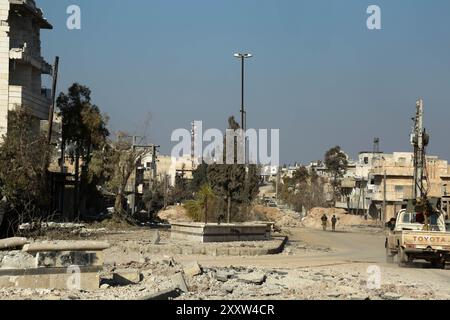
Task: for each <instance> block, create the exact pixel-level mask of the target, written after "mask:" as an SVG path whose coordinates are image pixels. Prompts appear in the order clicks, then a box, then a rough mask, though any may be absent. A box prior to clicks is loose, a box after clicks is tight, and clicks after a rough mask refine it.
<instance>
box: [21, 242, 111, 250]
mask: <svg viewBox="0 0 450 320" xmlns="http://www.w3.org/2000/svg"><path fill="white" fill-rule="evenodd" d="M109 247H110V245H109V243H107V242H99V241H54V242H40V243H30V244H26V245H24V247H23V249H22V250H23V251H25V252H48V251H102V250H105V249H108V248H109Z"/></svg>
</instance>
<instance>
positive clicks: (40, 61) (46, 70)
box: [9, 47, 53, 75]
mask: <svg viewBox="0 0 450 320" xmlns="http://www.w3.org/2000/svg"><path fill="white" fill-rule="evenodd" d="M9 58H10V59H11V60H17V61H20V62H21V63H25V64H29V65H31V66H33V67H34V68H36V69H38V70H40V71H41V72H42V73H43V74H48V75H51V74H52V72H53V68H52V66H51V65H50V64H49V63H47V62H46V61H45V60H44V58H42V57H40V56H36V55H35V54H32V52H31V51H30V50H29V49H28V48H26V47H24V48H13V49H11V50H10V51H9Z"/></svg>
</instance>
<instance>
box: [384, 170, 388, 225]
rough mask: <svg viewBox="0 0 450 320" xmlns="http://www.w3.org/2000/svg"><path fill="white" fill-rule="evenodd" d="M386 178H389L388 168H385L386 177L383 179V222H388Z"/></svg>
mask: <svg viewBox="0 0 450 320" xmlns="http://www.w3.org/2000/svg"><path fill="white" fill-rule="evenodd" d="M386 179H387V174H386V169H385V170H384V179H383V223H386V217H387V214H386V194H387V191H386V185H387V182H386Z"/></svg>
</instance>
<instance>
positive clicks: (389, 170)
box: [336, 152, 450, 221]
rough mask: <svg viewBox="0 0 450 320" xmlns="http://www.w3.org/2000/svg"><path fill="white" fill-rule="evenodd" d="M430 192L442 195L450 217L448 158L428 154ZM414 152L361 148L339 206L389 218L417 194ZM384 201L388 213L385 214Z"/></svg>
mask: <svg viewBox="0 0 450 320" xmlns="http://www.w3.org/2000/svg"><path fill="white" fill-rule="evenodd" d="M426 176H427V182H426V186H427V189H428V195H429V196H430V197H439V198H442V202H443V208H444V210H445V211H446V212H447V214H448V215H449V217H450V205H449V204H450V166H449V163H448V161H447V160H441V159H439V158H438V157H436V156H428V157H427V170H426ZM413 190H414V155H413V153H412V152H394V153H391V154H387V153H373V152H372V153H371V152H361V153H360V155H359V160H358V161H357V164H356V168H355V172H354V174H350V175H347V176H346V177H345V178H344V179H343V181H342V191H343V192H342V193H343V196H342V198H341V201H340V202H338V203H337V204H336V206H337V207H339V208H343V209H347V210H349V211H350V212H351V213H357V214H362V215H369V216H371V217H372V218H379V219H385V220H386V221H388V220H389V219H391V218H393V217H395V216H396V214H397V212H398V211H399V210H401V209H402V208H404V207H405V206H406V200H407V199H412V198H413V197H414V192H413ZM384 205H386V215H385V216H384Z"/></svg>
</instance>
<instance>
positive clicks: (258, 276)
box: [237, 272, 267, 285]
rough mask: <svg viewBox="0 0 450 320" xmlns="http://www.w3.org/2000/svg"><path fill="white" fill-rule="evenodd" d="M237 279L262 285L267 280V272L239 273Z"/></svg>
mask: <svg viewBox="0 0 450 320" xmlns="http://www.w3.org/2000/svg"><path fill="white" fill-rule="evenodd" d="M237 279H238V281H241V282H245V283H249V284H255V285H262V284H263V283H264V282H265V281H266V279H267V276H266V274H265V273H261V272H252V273H248V274H239V275H238V276H237Z"/></svg>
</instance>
